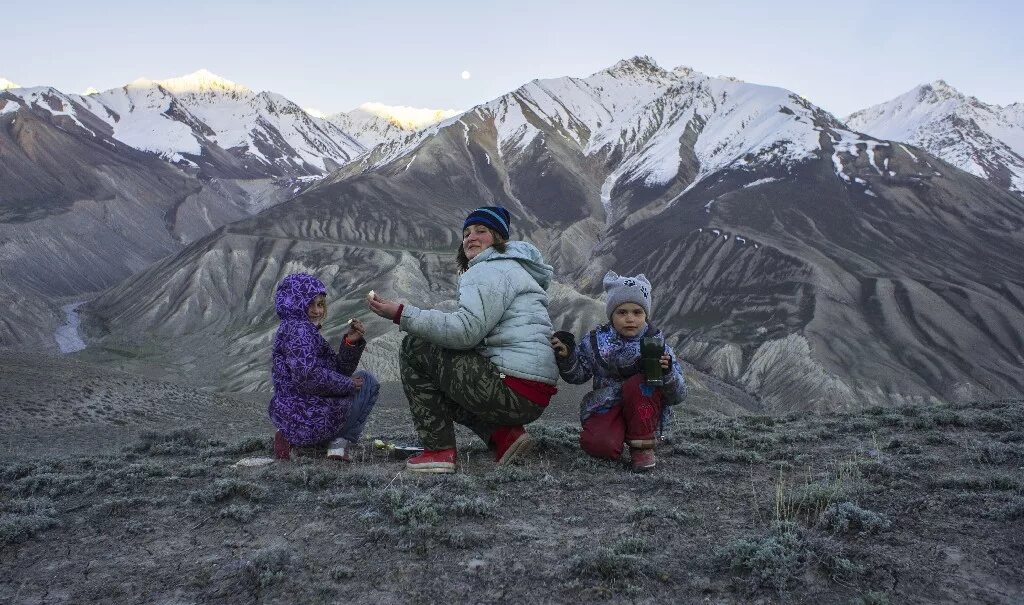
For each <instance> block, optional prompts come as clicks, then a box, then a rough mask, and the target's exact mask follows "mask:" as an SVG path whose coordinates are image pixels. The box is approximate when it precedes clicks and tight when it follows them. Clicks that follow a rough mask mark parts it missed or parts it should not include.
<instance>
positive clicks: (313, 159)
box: [0, 70, 365, 178]
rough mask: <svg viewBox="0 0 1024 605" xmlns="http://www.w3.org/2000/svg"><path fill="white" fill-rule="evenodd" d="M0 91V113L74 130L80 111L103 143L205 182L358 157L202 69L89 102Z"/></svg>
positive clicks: (318, 125)
mask: <svg viewBox="0 0 1024 605" xmlns="http://www.w3.org/2000/svg"><path fill="white" fill-rule="evenodd" d="M6 92H7V94H8V95H10V97H8V98H9V102H7V103H6V105H5V106H4V108H3V109H0V111H14V110H16V109H17V108H18V106H24V107H28V108H32V109H36V110H41V111H49V112H51V113H53V114H54V115H64V116H68V117H69V118H71V121H72V122H73V123H74V124H76V125H78V126H81V125H82V122H81V120H79V119H78V118H77V117H76V116H77V115H78V114H79V113H80V112H81V111H87V112H89V113H91V114H93V115H95V116H96V117H98V118H99V119H100V120H102V121H103V122H105V123H106V124H108V125H109V126H110V129H111V131H112V132H111V135H110V136H111V138H113V139H115V140H117V141H120V142H122V143H124V144H126V145H129V146H131V147H134V148H135V149H138V150H141V151H146V152H151V153H156V154H158V155H160V156H161V157H163V158H164V159H166V160H169V161H171V162H173V163H175V164H177V165H179V166H182V167H184V168H191V169H194V170H197V171H198V172H199V174H200V175H203V176H205V177H227V178H260V177H263V178H266V177H272V178H273V177H283V176H305V175H316V174H324V173H326V172H329V171H330V170H332V169H335V168H337V167H339V166H342V165H344V164H346V163H348V162H349V161H351V160H352V158H354V157H356V156H358V155H360V154H361V153H363V152H364V151H365V149H364V147H363V146H362V145H360V144H359V143H358V142H357V141H356V140H354V139H353V138H352V137H351V136H349V135H348V134H347V133H346V132H344V131H343V130H341V129H340V128H339V127H338V126H336V125H335V124H333V123H331V122H329V121H327V120H323V119H320V118H315V117H313V116H310V115H309V114H307V113H306V112H305V111H303V110H302V109H301V108H299V106H298V105H296V104H294V103H292V102H291V101H289V100H288V99H286V98H284V97H283V96H281V95H279V94H276V93H272V92H260V93H256V92H253V91H251V90H249V89H248V88H246V87H244V86H241V85H238V84H235V83H234V82H231V81H230V80H226V79H224V78H220V77H218V76H216V75H214V74H211V73H210V72H208V71H206V70H200V71H198V72H195V73H193V74H189V75H187V76H183V77H181V78H173V79H169V80H145V79H140V80H136V81H134V82H132V83H130V84H128V85H126V86H123V87H121V88H115V89H111V90H107V91H104V92H98V93H93V94H89V95H74V94H64V93H62V92H60V91H58V90H56V89H54V88H50V87H33V88H12V89H9V90H7V91H6ZM89 132H91V133H92V134H94V135H95V134H96V133H94V132H92V131H89Z"/></svg>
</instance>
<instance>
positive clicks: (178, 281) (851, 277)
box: [85, 57, 1024, 410]
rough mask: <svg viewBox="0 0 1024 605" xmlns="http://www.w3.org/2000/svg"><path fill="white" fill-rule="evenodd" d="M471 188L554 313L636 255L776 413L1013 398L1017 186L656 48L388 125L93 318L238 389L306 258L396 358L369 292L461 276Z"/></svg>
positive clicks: (702, 358)
mask: <svg viewBox="0 0 1024 605" xmlns="http://www.w3.org/2000/svg"><path fill="white" fill-rule="evenodd" d="M481 204H500V205H504V206H506V207H507V208H509V210H510V211H511V213H512V215H513V217H514V218H513V221H512V231H513V237H515V238H521V239H527V240H530V241H532V242H534V243H536V244H537V245H538V246H539V247H540V248H541V249H542V250H543V252H544V255H545V258H546V259H547V260H548V262H550V263H551V264H552V265H554V266H555V268H556V280H557V284H556V285H555V286H554V287H553V289H552V291H551V304H550V307H549V310H550V311H551V314H552V318H553V321H554V324H555V325H556V326H558V327H562V328H567V329H573V330H575V331H576V332H577V333H578V332H580V331H581V330H582V329H583V328H584V327H587V326H592V325H593V324H595V323H597V322H600V321H606V320H607V318H606V317H602V315H603V310H602V307H601V304H600V302H599V300H600V299H599V296H600V294H601V292H600V289H601V286H600V284H601V277H602V275H603V274H604V272H605V271H606V270H608V269H614V270H616V271H617V272H618V273H620V274H630V275H632V274H636V273H640V272H643V273H645V274H646V275H647V276H648V277H650V278H651V279H652V283H653V284H654V292H653V301H654V313H653V319H654V321H655V322H656V323H657V324H658V325H659V326H660V327H661V328H662V329H663V330H664V331H665V333H666V334H667V335H668V337H669V339H670V341H672V343H673V344H674V345H675V349H676V351H677V352H679V353H680V354H681V355H683V356H684V358H685V359H686V360H687V361H689V362H690V363H692V364H693V365H694V366H697V367H699V368H700V369H703V370H707V371H708V372H712V373H714V374H715V375H716V376H717V377H718V378H721V379H724V380H727V381H729V382H731V383H732V384H734V385H738V386H740V387H742V388H743V389H745V390H746V391H747V392H749V393H751V394H754V395H755V396H756V397H757V398H758V403H756V405H758V406H763V407H764V408H766V409H772V410H785V409H807V408H816V409H836V408H844V407H860V406H866V405H873V404H891V403H894V402H898V403H921V402H929V401H934V400H950V399H966V398H982V397H987V396H1011V395H1019V394H1020V393H1022V392H1024V379H1021V378H1020V376H1019V373H1018V372H1014V371H1013V370H1012V368H1015V367H1017V366H1019V364H1020V363H1021V360H1024V345H1022V343H1024V311H1022V309H1024V304H1022V303H1021V301H1024V283H1022V282H1021V280H1020V275H1024V260H1022V259H1021V258H1020V254H1019V251H1020V249H1021V248H1022V246H1024V202H1022V201H1021V200H1020V199H1018V198H1016V197H1014V196H1012V195H1010V194H1009V193H1007V192H1006V191H1005V190H1001V189H999V188H997V187H996V186H994V185H993V184H991V183H988V182H986V181H983V180H980V179H977V178H975V177H973V176H971V175H969V174H967V173H965V172H963V171H962V170H959V169H957V168H955V167H951V166H948V165H946V164H944V163H943V162H940V161H938V160H937V159H936V158H935V157H934V156H932V155H931V154H929V153H928V152H927V151H925V150H923V149H921V148H919V147H915V146H914V145H912V144H904V145H897V144H893V143H891V142H889V141H886V140H877V139H873V138H871V137H869V136H867V135H863V134H860V133H857V132H854V131H851V130H849V129H848V128H846V127H845V126H844V125H843V124H842V123H841V122H839V121H838V120H837V119H836V118H835V117H833V116H832V115H830V114H828V113H827V112H825V111H823V110H821V109H820V108H817V107H815V106H814V105H812V104H810V103H809V102H807V101H806V100H805V99H803V98H802V97H800V96H799V95H797V94H796V93H793V92H790V91H787V90H785V89H781V88H776V87H768V86H760V85H756V84H750V83H744V82H739V81H736V80H734V79H729V78H713V77H708V76H706V75H703V74H700V73H698V72H696V71H694V70H692V69H688V68H676V69H673V70H665V69H662V68H660V67H659V66H657V64H656V63H654V61H652V60H650V59H649V58H646V57H637V58H634V59H631V60H628V61H623V62H620V63H618V64H616V65H615V66H613V67H611V68H609V69H606V70H602V71H600V72H598V73H596V74H594V75H592V76H590V77H587V78H570V77H566V78H556V79H549V80H536V81H533V82H530V83H528V84H526V85H524V86H523V87H521V88H519V89H517V90H515V91H513V92H511V93H509V94H507V95H504V96H502V97H500V98H498V99H495V100H493V101H491V102H489V103H485V104H483V105H480V106H478V107H475V108H473V109H471V110H469V111H467V112H465V113H463V114H461V115H459V116H453V117H450V118H448V119H446V120H444V121H442V122H440V123H438V124H436V125H434V126H431V127H428V128H426V129H424V130H422V131H419V132H416V133H413V134H411V135H408V136H407V137H406V138H405V139H403V140H401V141H393V142H389V143H383V144H381V145H379V146H378V147H376V148H374V149H373V150H371V151H370V152H369V153H368V154H366V155H364V156H362V157H360V158H359V159H358V160H356V161H354V162H352V163H350V164H348V165H346V166H345V167H343V168H342V169H340V170H338V171H336V172H335V173H332V174H331V175H330V176H329V177H327V178H325V179H324V180H323V181H322V182H321V183H320V185H318V186H317V187H315V188H313V189H310V190H308V191H306V192H304V193H302V194H301V195H299V196H298V197H296V198H295V199H293V200H289V201H288V202H285V203H283V204H280V205H277V206H275V207H273V208H270V209H268V210H267V211H265V212H263V213H261V214H260V215H258V216H255V217H252V218H250V219H246V220H243V221H239V222H236V223H233V224H231V225H229V226H227V227H225V229H223V230H221V231H219V232H217V233H215V234H211V235H210V236H209V237H207V238H206V239H204V240H203V241H202V242H197V243H196V244H194V245H192V246H189V247H188V248H186V249H185V250H183V251H182V252H181V253H179V254H177V255H175V256H174V257H171V258H168V259H165V260H164V261H161V263H159V264H158V265H154V266H153V267H151V268H150V269H148V270H147V271H144V272H142V273H140V274H138V275H136V276H133V277H132V278H130V279H128V280H126V281H125V282H124V283H122V284H121V285H119V286H117V287H116V288H113V289H111V290H108V291H107V292H105V293H104V294H103V295H102V296H100V297H99V298H97V299H96V300H94V301H93V302H92V303H90V305H89V306H88V308H87V309H86V310H85V314H86V317H87V320H86V324H87V326H88V327H89V329H90V330H92V334H93V336H92V337H93V338H97V339H99V340H101V341H102V340H103V339H106V338H113V339H119V338H120V339H124V338H125V337H126V335H127V334H152V335H153V338H155V339H159V340H160V342H162V343H167V342H175V341H177V340H179V339H180V341H181V343H182V345H181V346H180V347H179V348H180V349H181V350H188V356H189V358H188V359H187V360H184V361H183V363H186V364H188V367H190V368H193V367H204V368H210V369H211V370H214V369H215V371H216V373H217V375H215V376H211V377H210V378H209V379H210V380H218V381H220V382H221V383H222V384H225V385H226V386H228V387H230V388H238V389H253V388H256V387H258V386H260V385H266V383H267V379H268V377H267V372H266V364H265V360H266V358H267V356H268V355H269V353H268V349H269V347H270V342H271V337H272V334H273V330H274V326H275V317H274V312H273V309H272V308H271V307H270V306H269V304H268V302H267V301H269V300H271V298H272V296H271V295H272V291H273V287H274V286H275V284H276V283H277V282H278V281H279V280H280V278H281V277H283V275H284V274H286V273H288V272H291V271H296V270H304V271H310V272H314V273H317V274H318V275H320V276H321V277H322V278H323V279H324V280H325V282H326V283H327V285H328V288H329V289H330V290H331V292H332V308H331V314H332V316H336V317H339V318H343V319H342V321H344V318H348V317H353V316H356V315H360V316H362V317H365V318H366V319H367V320H368V323H369V326H370V333H372V334H383V335H384V336H381V337H379V338H378V339H377V340H375V341H374V342H373V343H371V348H370V349H368V354H367V359H370V360H377V361H380V360H386V359H392V360H393V355H392V353H393V352H394V347H395V346H396V343H397V339H396V337H394V336H393V334H394V333H393V332H392V330H393V325H392V324H390V323H389V322H385V321H379V320H378V319H377V318H375V317H369V316H368V314H367V312H366V311H365V306H364V305H363V303H362V300H363V296H364V293H365V292H366V291H368V290H369V289H371V288H373V289H376V290H377V291H378V292H381V293H383V294H384V295H385V296H393V297H396V298H399V299H402V300H406V301H409V302H412V303H424V304H428V305H433V304H439V303H441V301H443V300H444V299H445V298H447V297H450V296H452V294H453V293H454V279H455V276H454V274H453V267H452V257H453V252H454V250H455V249H456V246H457V245H458V243H459V241H460V235H459V228H460V227H461V225H462V220H463V218H464V217H465V216H466V213H467V212H468V211H470V210H471V209H472V208H474V207H476V206H479V205H481ZM114 318H116V322H114V321H112V320H113V319H114ZM341 329H342V328H341V325H340V324H338V325H336V326H330V327H328V328H325V331H326V332H327V333H328V335H329V336H332V337H333V336H336V335H337V334H338V333H340V330H341ZM185 343H188V344H185ZM197 343H201V344H197ZM226 350H228V351H230V354H229V355H228V356H226V357H225V355H224V351H226ZM964 351H970V354H969V355H968V354H965V353H964ZM225 359H227V360H225ZM380 363H381V364H382V366H381V367H384V366H383V362H380ZM391 370H393V368H391ZM389 377H391V378H394V376H393V373H392V375H390V376H389Z"/></svg>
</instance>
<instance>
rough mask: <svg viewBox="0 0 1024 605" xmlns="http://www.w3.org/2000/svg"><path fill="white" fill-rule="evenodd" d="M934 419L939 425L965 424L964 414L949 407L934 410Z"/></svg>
mask: <svg viewBox="0 0 1024 605" xmlns="http://www.w3.org/2000/svg"><path fill="white" fill-rule="evenodd" d="M932 420H934V421H935V424H937V425H938V426H960V427H962V426H965V423H964V419H963V416H961V415H960V414H957V413H956V412H954V411H953V410H950V409H948V408H937V409H935V410H934V411H933V412H932Z"/></svg>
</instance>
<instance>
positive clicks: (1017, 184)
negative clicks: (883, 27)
mask: <svg viewBox="0 0 1024 605" xmlns="http://www.w3.org/2000/svg"><path fill="white" fill-rule="evenodd" d="M846 123H847V124H849V126H850V127H851V128H853V129H855V130H859V131H862V132H868V133H871V134H872V135H873V136H878V137H882V138H886V139H891V140H895V141H905V142H909V143H913V144H914V145H918V146H920V147H922V148H924V149H927V150H928V151H930V152H931V153H933V154H935V155H936V156H938V157H940V158H942V159H943V160H945V161H947V162H949V163H950V164H953V165H954V166H956V167H957V168H960V169H962V170H966V171H967V172H970V173H971V174H973V175H975V176H979V177H981V178H984V179H988V180H990V181H992V182H994V183H996V184H998V185H999V186H1000V187H1003V188H1005V189H1007V190H1009V191H1011V192H1013V193H1015V194H1017V195H1020V196H1022V197H1024V103H1014V104H1012V105H1009V106H1006V107H1001V106H999V105H990V104H987V103H983V102H981V101H979V100H978V99H976V98H975V97H971V96H968V95H965V94H963V93H961V92H960V91H958V90H956V89H955V88H953V87H952V86H950V85H949V84H947V83H946V82H944V81H942V80H937V81H935V82H932V83H931V84H922V85H921V86H918V87H916V88H914V89H913V90H911V91H909V92H907V93H905V94H903V95H900V96H898V97H896V98H895V99H892V100H891V101H887V102H885V103H881V104H879V105H874V106H872V107H868V108H867V109H862V110H860V111H857V112H855V113H853V114H851V115H850V116H849V117H847V118H846Z"/></svg>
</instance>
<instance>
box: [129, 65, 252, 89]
mask: <svg viewBox="0 0 1024 605" xmlns="http://www.w3.org/2000/svg"><path fill="white" fill-rule="evenodd" d="M136 82H139V83H149V84H156V85H158V86H160V87H162V88H164V89H165V90H167V91H170V92H172V93H174V94H187V93H200V92H222V93H224V92H226V93H232V92H234V93H243V94H244V93H251V92H252V91H251V90H249V88H247V87H245V86H242V85H241V84H236V83H234V82H232V81H231V80H228V79H227V78H222V77H220V76H218V75H217V74H214V73H211V72H210V71H208V70H206V69H200V70H199V71H196V72H193V73H190V74H188V75H184V76H181V77H178V78H169V79H167V80H152V81H150V80H144V79H142V80H136Z"/></svg>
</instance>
